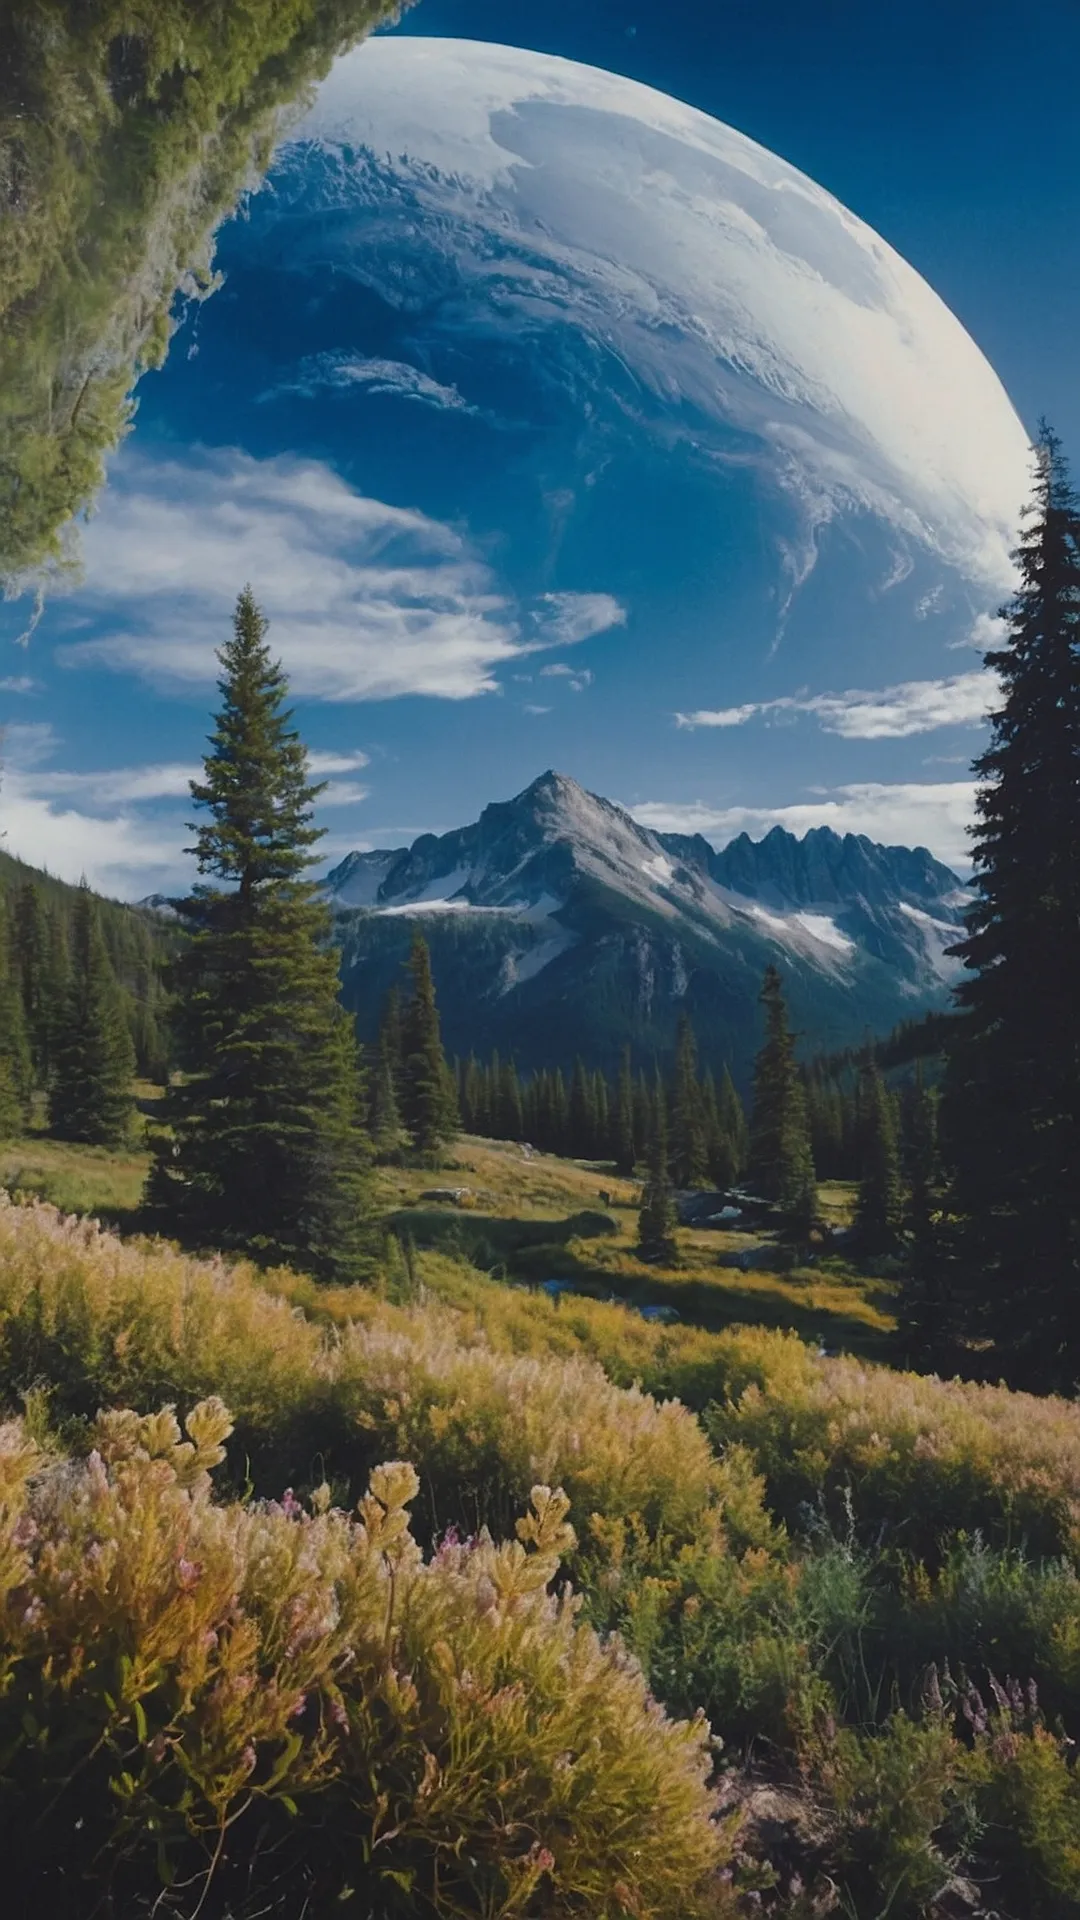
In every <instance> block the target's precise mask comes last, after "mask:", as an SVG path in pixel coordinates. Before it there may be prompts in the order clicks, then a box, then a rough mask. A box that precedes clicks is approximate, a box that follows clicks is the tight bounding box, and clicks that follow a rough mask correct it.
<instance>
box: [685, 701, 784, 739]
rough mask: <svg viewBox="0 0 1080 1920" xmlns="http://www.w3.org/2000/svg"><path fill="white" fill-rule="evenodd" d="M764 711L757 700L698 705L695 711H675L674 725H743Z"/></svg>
mask: <svg viewBox="0 0 1080 1920" xmlns="http://www.w3.org/2000/svg"><path fill="white" fill-rule="evenodd" d="M770 704H771V703H770ZM765 711H767V709H766V708H765V707H763V706H762V705H761V703H760V701H757V700H752V701H750V702H749V703H748V704H747V705H746V706H743V707H713V708H709V707H699V708H698V710H697V712H696V713H677V714H676V715H675V725H676V726H677V727H685V728H687V730H688V731H690V730H693V729H694V728H696V727H743V726H745V725H746V722H747V721H748V720H753V719H754V718H755V716H756V715H757V714H759V713H763V712H765Z"/></svg>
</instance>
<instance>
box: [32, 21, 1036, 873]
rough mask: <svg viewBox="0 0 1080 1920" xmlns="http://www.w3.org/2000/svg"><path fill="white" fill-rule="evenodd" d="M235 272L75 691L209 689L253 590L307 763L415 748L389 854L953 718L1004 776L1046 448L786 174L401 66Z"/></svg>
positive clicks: (997, 389)
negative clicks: (998, 700)
mask: <svg viewBox="0 0 1080 1920" xmlns="http://www.w3.org/2000/svg"><path fill="white" fill-rule="evenodd" d="M217 265H218V268H219V270H220V275H221V283H220V286H219V288H218V290H217V291H216V292H215V293H214V294H213V296H212V298H211V299H209V300H208V301H206V302H205V303H204V304H203V305H201V306H199V307H195V306H193V307H192V308H191V310H190V312H189V314H188V316H187V318H186V320H185V322H184V325H183V326H182V327H181V329H180V331H179V332H178V334H177V336H176V339H175V341H174V344H173V348H172V352H171V355H170V359H169V362H168V364H167V366H166V368H165V370H164V372H163V373H162V374H160V375H153V376H150V377H149V378H148V379H147V380H145V381H144V382H143V384H142V387H141V388H140V405H139V416H138V421H137V426H136V431H135V433H134V435H133V437H132V440H131V441H130V442H129V444H128V446H127V447H126V449H125V450H124V452H123V454H122V455H121V457H120V458H119V460H118V461H117V462H116V465H115V469H114V476H113V480H112V482H111V484H110V488H109V490H108V492H107V494H106V498H105V502H104V506H103V510H102V513H101V515H100V516H99V519H98V521H97V522H96V523H94V525H92V526H91V528H90V530H89V532H88V535H87V579H86V585H85V588H84V589H83V598H82V604H81V606H80V607H79V609H78V616H79V621H80V622H81V626H79V627H78V631H77V632H76V633H75V634H74V635H73V636H72V645H71V647H70V650H69V651H70V659H71V660H72V661H74V662H75V663H76V664H79V663H81V664H82V665H83V666H85V667H88V668H89V667H96V668H97V669H98V670H99V671H105V672H110V671H116V670H120V671H122V672H123V673H125V674H126V675H127V676H128V679H129V682H134V683H139V682H141V683H142V684H143V685H147V684H148V683H149V684H150V685H152V686H154V687H156V689H157V691H158V693H161V691H162V690H165V691H167V692H171V693H172V694H173V695H174V696H175V695H177V694H179V695H180V696H184V695H185V694H186V695H188V696H191V697H192V698H193V699H195V698H197V699H199V700H200V701H201V700H205V699H206V698H207V697H209V695H210V693H212V683H213V678H214V670H215V669H214V657H213V649H214V646H215V645H216V644H217V643H218V642H219V641H220V639H221V637H222V634H223V631H224V630H225V622H226V621H227V613H228V608H229V605H230V604H231V601H232V599H233V598H234V596H235V591H236V588H237V585H238V584H239V583H240V582H241V581H242V579H244V578H251V579H252V581H253V583H254V585H255V587H256V590H257V592H258V593H259V596H260V598H261V599H262V600H263V602H264V604H265V605H266V606H267V609H268V611H269V613H270V614H271V617H272V619H273V622H274V642H275V645H276V646H277V648H278V650H279V651H280V653H281V654H282V655H283V657H284V660H285V664H286V666H287V668H288V670H289V672H290V675H291V677H292V681H293V686H294V689H295V691H296V693H297V694H298V695H299V696H300V697H301V699H302V700H305V701H307V702H310V703H313V704H314V705H315V706H317V707H320V708H321V707H325V708H326V710H327V713H328V714H329V711H330V710H335V711H336V713H337V716H338V717H337V720H336V721H333V722H331V720H330V719H329V718H327V721H326V727H325V728H324V729H323V731H324V732H325V731H326V729H327V728H329V733H327V738H326V740H325V741H322V740H321V736H320V731H319V728H318V726H316V727H315V728H314V736H315V743H316V745H317V746H318V745H320V744H322V745H324V746H328V747H329V746H332V745H333V741H332V740H331V739H330V733H335V737H336V734H340V733H341V708H342V707H343V706H345V707H348V708H350V709H352V710H353V712H352V716H351V719H350V738H351V739H352V740H354V741H357V740H358V741H359V742H360V743H361V744H363V746H364V747H365V749H366V750H367V749H369V748H373V749H374V750H375V751H376V754H377V756H381V761H380V764H381V771H380V770H379V767H373V769H372V772H371V775H370V776H369V777H370V778H371V780H372V781H373V783H374V782H381V786H380V787H379V789H378V790H377V791H376V793H375V797H374V799H373V801H372V803H371V804H372V807H373V808H374V813H373V814H372V812H371V811H370V809H369V813H368V819H369V820H374V821H376V822H378V825H377V827H374V828H373V829H371V830H374V831H376V833H377V834H378V833H380V832H381V833H386V832H388V831H390V830H391V829H390V826H389V824H388V823H394V822H396V823H400V826H401V830H402V833H403V834H404V833H407V831H408V830H409V829H415V830H419V829H420V828H421V827H426V826H433V827H434V826H449V825H453V824H456V823H457V822H458V821H459V820H464V819H468V818H472V817H474V813H475V810H476V809H477V807H478V806H479V805H482V804H483V803H484V802H485V801H486V800H488V799H491V798H494V797H500V796H502V795H504V794H506V793H509V792H513V791H516V789H517V787H518V786H520V785H522V784H524V782H525V780H526V779H527V778H529V777H532V776H533V775H534V774H535V773H537V772H538V771H540V770H541V769H542V768H543V767H544V766H546V765H549V764H556V765H559V766H562V767H564V768H565V769H566V770H567V771H569V772H571V773H574V774H575V775H576V776H577V777H578V778H580V779H581V780H583V781H584V782H585V784H587V785H589V786H590V787H592V788H593V789H594V790H600V791H604V792H607V793H609V794H611V795H613V797H616V798H619V799H623V800H625V801H628V802H643V803H648V802H650V801H660V800H673V801H675V800H681V801H685V802H690V801H691V800H693V799H694V798H695V797H696V798H697V799H699V800H700V799H702V798H705V799H711V800H712V801H714V802H715V803H716V804H717V805H720V806H722V805H724V804H727V805H731V804H733V803H734V802H740V803H748V804H751V805H758V806H763V805H766V804H772V805H775V804H777V803H778V802H780V801H794V800H796V799H797V798H798V797H799V795H800V794H803V793H811V792H813V791H820V790H821V789H822V787H823V786H829V785H835V783H836V782H837V781H838V780H839V781H841V782H844V781H846V782H847V783H849V784H850V783H852V782H855V783H857V782H859V781H860V780H862V781H866V780H867V779H868V778H870V777H873V778H875V779H877V780H878V781H881V780H882V779H884V780H886V781H887V780H906V781H908V782H910V781H911V780H912V779H913V777H914V771H913V770H914V769H915V767H916V765H917V764H922V762H923V760H924V759H925V757H926V753H927V747H926V742H925V740H924V739H923V737H922V736H923V735H924V734H925V733H926V732H927V731H934V730H935V729H936V730H938V731H939V734H940V739H941V741H942V742H943V743H944V746H945V748H946V749H947V753H946V756H945V757H948V752H951V754H952V757H953V758H954V759H956V760H963V758H964V755H965V753H966V754H968V757H970V747H971V738H970V729H971V727H972V725H973V724H975V723H977V721H978V719H979V716H980V714H981V712H982V710H983V706H984V704H985V694H984V692H983V691H982V690H981V688H980V684H979V675H978V673H977V668H978V664H979V661H978V654H977V652H972V651H971V650H970V649H971V648H972V647H973V646H977V644H978V642H979V641H980V639H983V640H985V638H986V637H987V636H988V635H989V634H990V633H991V632H992V616H993V614H994V611H995V609H996V608H997V607H998V605H999V603H1000V602H1001V600H1002V599H1003V597H1004V596H1005V595H1006V594H1007V593H1008V591H1009V589H1010V585H1011V582H1012V569H1011V562H1010V551H1011V549H1012V548H1013V547H1014V546H1015V543H1016V536H1017V530H1018V525H1019V515H1020V509H1021V506H1022V503H1023V500H1024V497H1025V493H1026V490H1027V481H1028V466H1029V451H1028V436H1027V433H1026V431H1025V428H1024V426H1023V424H1022V423H1021V421H1020V420H1019V419H1018V417H1017V415H1016V413H1015V411H1014V409H1013V407H1012V405H1011V403H1010V401H1009V399H1008V397H1007V395H1006V393H1005V391H1004V389H1003V387H1002V385H1001V383H1000V381H999V379H998V377H997V375H996V374H995V373H994V371H993V369H992V368H991V366H990V365H989V363H988V362H987V360H986V359H985V357H984V356H983V354H982V353H981V352H980V350H979V348H978V346H977V345H976V344H975V342H974V341H973V340H972V339H971V337H970V336H969V334H968V333H967V332H966V331H965V329H964V327H963V326H962V325H961V324H960V322H959V320H958V319H957V318H955V317H954V315H953V314H952V313H951V312H950V311H949V310H948V308H947V307H946V306H945V305H944V304H943V302H942V301H941V300H940V299H939V298H938V296H937V295H936V294H935V293H934V292H933V290H932V289H931V288H930V287H929V286H928V285H927V284H926V282H925V281H924V280H923V279H922V278H921V277H920V276H919V274H918V273H916V272H915V271H914V270H913V268H912V267H911V266H909V265H908V264H906V263H905V261H904V260H903V259H901V258H900V257H899V255H898V254H897V253H896V252H895V251H894V250H893V249H892V248H891V247H890V246H889V245H888V244H887V243H886V242H885V241H884V240H883V239H881V238H880V237H879V236H878V235H877V234H876V233H874V232H873V231H872V230H871V229H870V228H869V227H868V226H866V225H865V224H864V223H863V222H862V221H861V220H859V219H858V218H857V217H856V216H855V215H854V214H853V213H851V212H850V211H848V210H847V209H846V208H845V207H844V206H842V205H841V204H840V203H839V202H838V201H837V200H836V199H834V198H833V197H832V196H831V195H830V194H829V193H828V192H826V191H825V190H824V189H823V188H822V187H820V186H818V185H816V184H815V183H814V182H813V181H812V180H810V179H808V178H807V177H806V176H805V175H804V174H802V173H800V172H798V171H797V170H796V169H795V168H794V167H792V166H790V165H788V164H787V163H786V162H785V161H783V160H782V159H779V158H778V157H777V156H776V155H775V154H773V153H770V152H768V151H766V150H765V149H764V148H762V147H761V146H759V145H757V144H755V142H753V141H752V140H750V139H748V138H746V137H744V136H743V135H742V134H740V133H738V132H736V131H734V130H733V129H732V128H730V127H728V126H725V125H722V124H721V123H720V122H718V121H716V120H714V119H712V118H710V117H708V116H707V115H705V114H702V113H700V112H698V111H696V110H695V109H693V108H691V107H689V106H686V105H683V104H681V103H680V102H678V101H675V100H673V99H671V98H669V97H667V96H665V95H662V94H660V93H657V92H655V91H653V90H651V89H650V88H648V87H645V86H642V85H640V84H638V83H636V82H634V81H630V80H627V79H623V78H619V77H617V76H614V75H612V74H609V73H604V72H600V71H598V70H596V69H594V68H590V67H585V66H581V65H578V64H575V63H574V62H571V61H567V60H563V59H557V58H553V57H548V56H545V55H540V54H537V53H532V52H526V51H522V50H519V49H515V48H509V47H501V46H489V45H485V44H482V43H477V42H471V41H450V40H438V39H425V38H408V37H403V36H397V35H395V36H388V37H383V38H377V39H375V40H373V41H370V42H368V43H367V44H366V45H364V46H361V47H359V48H358V49H357V50H356V51H355V52H353V53H351V54H349V55H348V56H346V57H345V58H343V59H342V60H340V61H339V62H338V64H337V65H336V66H335V68H334V69H333V71H332V73H331V74H330V76H329V77H328V79H327V80H326V81H325V83H324V84H323V85H322V87H321V88H320V90H319V92H318V95H317V97H316V98H315V101H314V104H313V105H312V106H311V107H310V109H309V110H307V111H306V112H305V114H304V117H302V118H301V119H299V120H298V121H297V122H296V123H295V124H294V125H293V126H292V128H291V129H290V130H289V132H288V134H287V137H286V138H285V139H284V141H283V143H282V144H281V146H280V147H279V149H278V152H277V154H276V156H275V159H274V163H273V166H272V168H271V171H270V174H269V176H268V178H267V180H266V181H265V182H264V183H263V185H262V186H261V187H260V188H259V189H258V190H257V191H255V192H253V193H252V194H251V195H250V197H249V199H248V201H247V203H246V205H245V206H244V208H243V209H242V211H241V214H240V215H239V216H238V217H237V218H235V219H234V220H232V221H230V222H229V223H228V224H227V225H226V227H225V228H223V229H222V231H221V233H220V235H219V237H218V248H217ZM984 677H985V676H984ZM493 696H494V697H493ZM371 703H375V704H374V705H372V704H371ZM357 713H359V714H360V716H361V718H360V719H357V718H356V714H357ZM127 724H129V723H127ZM942 729H944V732H941V730H942ZM965 729H967V730H968V731H967V732H965V731H964V730H965ZM335 730H336V732H335ZM913 740H914V741H915V742H916V745H915V746H914V747H913V745H912V741H913ZM890 756H891V757H890ZM657 823H658V824H659V823H660V822H659V819H657ZM871 824H872V823H871ZM350 831H351V832H352V834H353V837H354V838H355V839H356V840H357V841H359V840H360V839H361V838H362V837H365V836H366V835H367V833H368V831H369V828H368V826H367V822H366V821H365V820H364V819H363V818H362V817H360V816H357V818H356V825H355V828H352V829H349V830H348V831H346V833H345V835H344V837H345V838H348V837H349V832H350ZM340 838H341V836H340V835H339V840H340Z"/></svg>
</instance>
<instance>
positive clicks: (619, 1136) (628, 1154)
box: [614, 1047, 637, 1175]
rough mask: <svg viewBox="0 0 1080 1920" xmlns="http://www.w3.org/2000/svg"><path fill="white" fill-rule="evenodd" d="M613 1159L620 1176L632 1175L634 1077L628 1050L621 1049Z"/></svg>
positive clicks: (633, 1153) (634, 1149)
mask: <svg viewBox="0 0 1080 1920" xmlns="http://www.w3.org/2000/svg"><path fill="white" fill-rule="evenodd" d="M614 1149H615V1153H614V1158H615V1166H616V1170H617V1171H618V1172H619V1173H622V1174H626V1175H629V1174H632V1173H633V1171H634V1166H635V1163H636V1161H637V1147H636V1144H635V1133H634V1076H633V1072H632V1070H631V1066H630V1049H629V1047H624V1048H623V1054H622V1060H621V1062H620V1065H619V1083H618V1088H617V1090H616V1095H615V1126H614Z"/></svg>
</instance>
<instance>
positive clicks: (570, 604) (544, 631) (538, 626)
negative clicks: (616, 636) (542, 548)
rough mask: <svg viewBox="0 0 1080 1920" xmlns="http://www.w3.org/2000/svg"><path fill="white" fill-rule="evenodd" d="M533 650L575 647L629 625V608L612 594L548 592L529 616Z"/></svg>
mask: <svg viewBox="0 0 1080 1920" xmlns="http://www.w3.org/2000/svg"><path fill="white" fill-rule="evenodd" d="M530 620H531V627H532V634H533V639H532V645H533V646H534V647H540V648H543V647H576V646H579V645H580V643H581V641H583V640H592V639H594V638H595V636H596V635H597V634H598V633H607V632H608V630H609V629H610V628H611V627H624V626H625V625H626V608H625V607H624V606H621V605H620V603H619V601H618V600H616V599H615V596H614V595H613V594H610V593H545V594H543V595H542V596H541V598H540V600H539V602H538V604H537V605H536V606H535V607H534V608H533V610H532V613H531V615H530Z"/></svg>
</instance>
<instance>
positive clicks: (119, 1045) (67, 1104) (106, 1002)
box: [49, 883, 135, 1147]
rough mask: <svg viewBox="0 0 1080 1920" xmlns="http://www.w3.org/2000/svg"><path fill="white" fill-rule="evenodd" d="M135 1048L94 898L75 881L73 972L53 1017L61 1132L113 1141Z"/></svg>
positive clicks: (55, 1118) (54, 1098) (100, 1142)
mask: <svg viewBox="0 0 1080 1920" xmlns="http://www.w3.org/2000/svg"><path fill="white" fill-rule="evenodd" d="M134 1072H135V1050H134V1048H133V1046H132V1043H131V1034H130V1031H129V1029H128V1023H127V1019H126V1016H125V1012H124V1003H123V998H122V995H121V993H120V989H119V987H118V985H117V982H116V976H115V974H114V973H113V970H112V967H111V965H110V962H109V956H108V953H107V951H106V948H105V941H104V938H103V936H102V932H101V922H100V919H99V916H98V908H97V903H96V901H95V899H94V896H93V894H92V893H91V892H90V889H89V887H88V886H86V885H85V883H84V885H83V886H82V887H80V889H79V893H78V897H77V899H76V902H75V907H74V911H73V913H72V920H71V975H70V980H69V983H68V989H67V994H66V996H65V1000H64V1005H63V1008H62V1011H61V1015H60V1019H59V1021H58V1023H57V1027H56V1032H55V1041H54V1051H53V1074H52V1083H51V1085H50V1088H49V1125H50V1128H51V1130H52V1132H53V1133H54V1134H55V1135H56V1137H57V1139H59V1140H77V1141H81V1142H83V1143H85V1144H86V1145H89V1146H101V1147H115V1146H119V1144H120V1143H121V1141H122V1140H123V1139H124V1136H125V1134H126V1132H127V1129H128V1126H129V1123H130V1120H131V1114H132V1110H133V1106H134V1101H133V1098H132V1090H131V1082H132V1077H133V1075H134Z"/></svg>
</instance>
